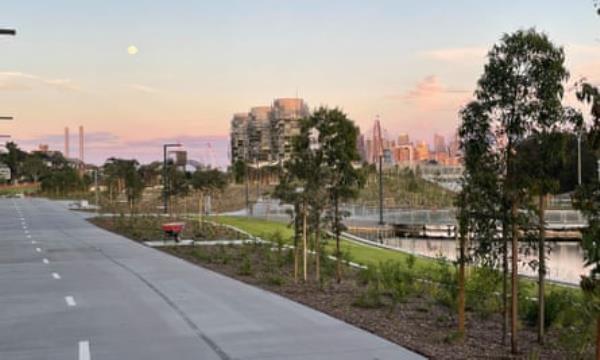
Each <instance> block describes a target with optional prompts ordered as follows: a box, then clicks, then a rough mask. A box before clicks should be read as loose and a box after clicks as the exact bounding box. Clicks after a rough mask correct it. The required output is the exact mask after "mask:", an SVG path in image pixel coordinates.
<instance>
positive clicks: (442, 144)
mask: <svg viewBox="0 0 600 360" xmlns="http://www.w3.org/2000/svg"><path fill="white" fill-rule="evenodd" d="M433 151H435V152H436V153H438V152H445V151H446V141H445V139H444V136H443V135H439V134H434V135H433Z"/></svg>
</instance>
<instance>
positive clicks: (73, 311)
mask: <svg viewBox="0 0 600 360" xmlns="http://www.w3.org/2000/svg"><path fill="white" fill-rule="evenodd" d="M84 217H85V215H84V214H82V213H76V212H70V211H69V210H67V209H66V206H65V205H64V204H62V203H58V202H51V201H48V200H42V199H0V359H7V360H21V359H43V360H70V359H74V360H91V359H93V360H108V359H111V360H112V359H114V360H135V359H140V360H142V359H143V360H153V359H157V360H158V359H161V360H162V359H177V360H187V359H206V360H212V359H215V360H227V359H232V360H233V359H257V360H258V359H261V360H262V359H265V360H267V359H328V360H332V359H334V360H335V359H344V360H353V359H356V360H365V359H367V360H368V359H378V360H384V359H422V357H421V356H419V355H417V354H414V353H412V352H409V351H408V350H406V349H404V348H402V347H400V346H398V345H395V344H393V343H390V342H388V341H386V340H384V339H381V338H379V337H377V336H374V335H372V334H370V333H368V332H365V331H362V330H360V329H358V328H355V327H353V326H351V325H348V324H346V323H344V322H341V321H338V320H336V319H333V318H331V317H329V316H327V315H325V314H322V313H320V312H317V311H315V310H312V309H310V308H307V307H305V306H303V305H300V304H297V303H295V302H293V301H290V300H287V299H285V298H282V297H280V296H278V295H275V294H271V293H269V292H266V291H263V290H261V289H258V288H254V287H252V286H249V285H246V284H243V283H241V282H239V281H236V280H233V279H230V278H227V277H224V276H222V275H219V274H216V273H214V272H211V271H209V270H206V269H203V268H201V267H198V266H195V265H192V264H189V263H187V262H185V261H183V260H180V259H178V258H175V257H172V256H170V255H167V254H165V253H162V252H160V251H157V250H155V249H151V248H148V247H145V246H143V245H140V244H137V243H135V242H133V241H129V240H127V239H124V238H122V237H120V236H117V235H114V234H111V233H109V232H107V231H104V230H101V229H99V228H96V227H95V226H93V225H91V224H89V223H88V222H86V221H85V219H84Z"/></svg>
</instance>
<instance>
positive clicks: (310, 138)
mask: <svg viewBox="0 0 600 360" xmlns="http://www.w3.org/2000/svg"><path fill="white" fill-rule="evenodd" d="M321 115H322V113H321V112H318V111H317V112H315V113H314V114H312V115H311V116H309V117H307V118H305V119H303V120H301V122H300V129H299V134H298V135H296V136H295V137H294V138H293V140H292V153H291V156H290V159H289V160H288V161H287V162H286V164H285V175H286V176H284V177H283V181H282V182H281V183H280V186H278V188H277V191H276V194H278V195H279V197H280V198H282V199H288V200H291V201H293V202H294V203H295V205H296V206H295V208H296V209H297V210H296V211H295V224H296V234H297V235H298V233H299V231H298V230H299V229H298V224H302V228H303V231H302V233H303V235H302V239H303V246H302V247H303V253H304V256H303V259H304V267H303V269H304V276H305V278H306V273H307V264H306V261H307V228H308V219H309V218H310V219H312V220H313V221H312V225H313V226H312V230H313V231H314V234H315V253H316V254H315V255H316V256H315V278H316V280H317V281H319V280H320V263H319V261H320V254H321V246H320V240H321V226H322V222H321V217H322V213H323V209H324V208H325V206H326V204H327V201H326V200H324V199H326V198H327V196H326V193H325V187H326V181H327V178H328V176H329V171H330V169H328V168H327V167H326V166H325V165H326V164H325V163H324V156H323V146H322V144H320V143H319V142H318V140H319V139H318V137H316V136H315V134H317V133H318V128H319V126H320V124H321V122H322V121H323V118H322V116H321ZM309 211H310V215H309ZM296 238H297V239H298V238H299V236H296ZM297 245H298V244H297V243H296V249H298V248H299V246H297ZM297 254H298V251H296V258H297ZM296 263H297V261H296ZM305 280H306V279H305Z"/></svg>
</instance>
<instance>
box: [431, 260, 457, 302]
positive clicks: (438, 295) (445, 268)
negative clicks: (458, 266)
mask: <svg viewBox="0 0 600 360" xmlns="http://www.w3.org/2000/svg"><path fill="white" fill-rule="evenodd" d="M433 274H434V275H435V276H434V277H433V278H432V281H433V282H434V283H437V284H436V285H437V286H435V287H434V288H433V289H432V290H433V294H432V295H433V298H434V299H435V300H436V301H437V302H438V303H439V304H441V305H444V306H446V307H448V308H455V307H456V300H457V298H458V281H457V278H456V271H453V270H452V267H451V265H450V263H448V261H447V260H446V259H445V258H442V257H440V258H438V259H437V263H436V265H435V267H434V269H433Z"/></svg>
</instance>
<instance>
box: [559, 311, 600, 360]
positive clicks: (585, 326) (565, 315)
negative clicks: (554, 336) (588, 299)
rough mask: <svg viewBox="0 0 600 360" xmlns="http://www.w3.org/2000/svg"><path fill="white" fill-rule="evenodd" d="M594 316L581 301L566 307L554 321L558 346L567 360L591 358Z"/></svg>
mask: <svg viewBox="0 0 600 360" xmlns="http://www.w3.org/2000/svg"><path fill="white" fill-rule="evenodd" d="M594 320H595V314H594V312H593V311H591V310H590V309H589V307H588V306H586V304H585V303H584V302H583V301H575V302H574V303H573V304H571V305H570V306H567V307H566V308H565V309H564V311H562V312H561V313H560V315H559V316H558V318H557V319H556V324H555V327H556V329H557V332H558V343H559V346H560V347H561V348H562V349H563V350H564V351H566V352H567V353H568V354H569V359H574V360H579V359H581V360H583V359H590V358H593V352H594V340H595V332H594V330H595V329H594V328H595V321H594Z"/></svg>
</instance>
